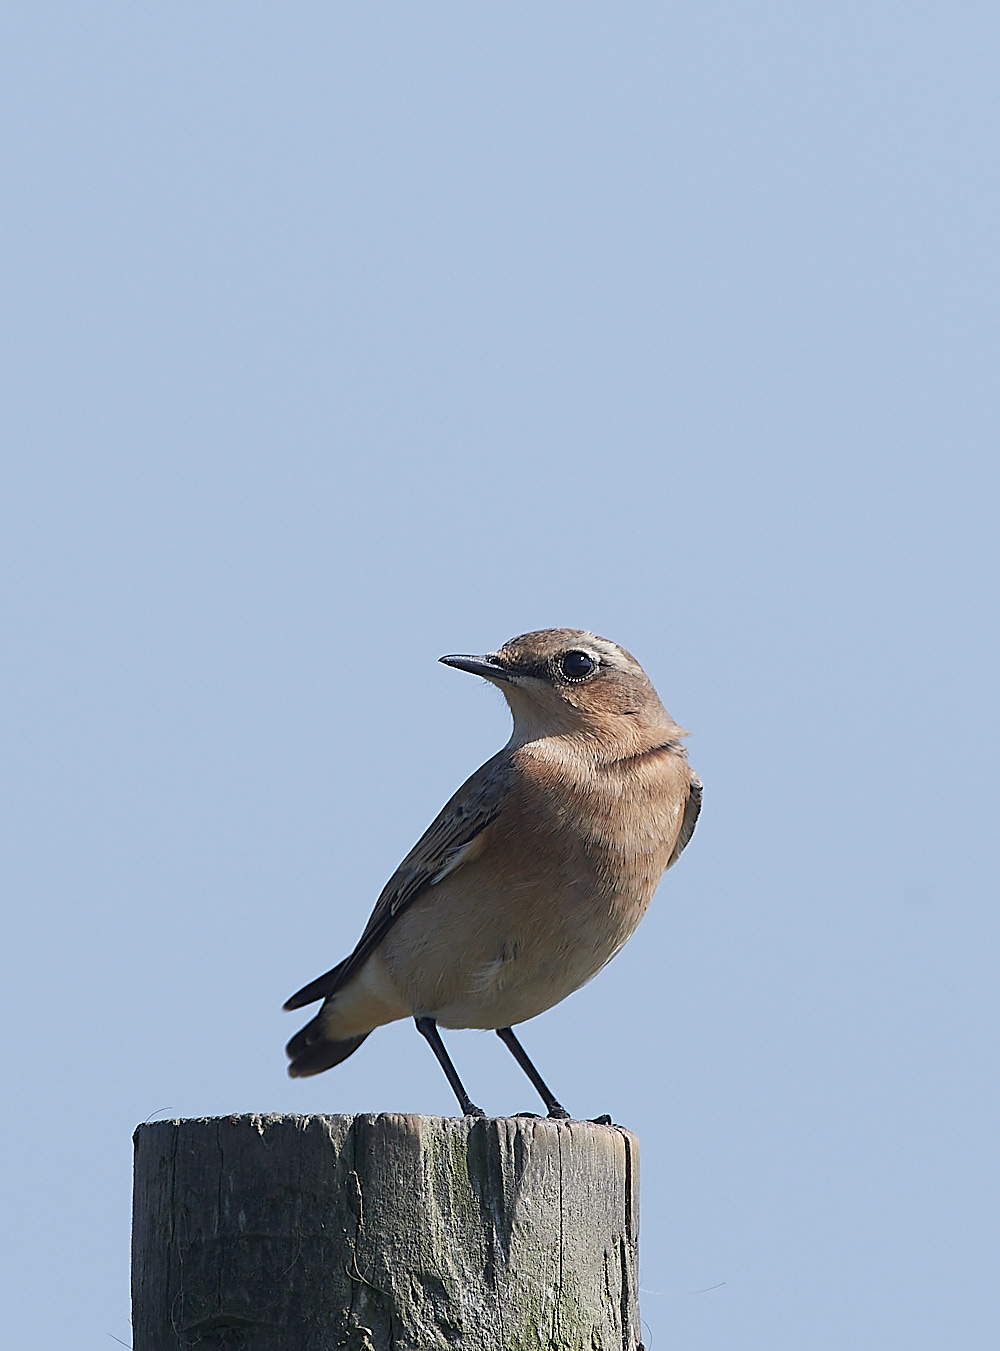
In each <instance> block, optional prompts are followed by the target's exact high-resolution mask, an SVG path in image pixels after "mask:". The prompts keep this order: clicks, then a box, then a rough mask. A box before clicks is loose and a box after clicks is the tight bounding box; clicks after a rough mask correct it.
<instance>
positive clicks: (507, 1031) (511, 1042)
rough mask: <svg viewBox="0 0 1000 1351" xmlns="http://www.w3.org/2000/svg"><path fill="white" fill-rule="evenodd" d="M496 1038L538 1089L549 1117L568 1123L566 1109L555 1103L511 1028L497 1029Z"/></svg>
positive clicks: (549, 1090)
mask: <svg viewBox="0 0 1000 1351" xmlns="http://www.w3.org/2000/svg"><path fill="white" fill-rule="evenodd" d="M497 1036H498V1037H499V1038H500V1040H501V1041H502V1042H503V1044H504V1045H505V1046H506V1047H507V1049H508V1050H509V1051H510V1053H511V1055H512V1056H513V1057H514V1059H515V1060H516V1061H517V1063H518V1064H519V1065H520V1066H521V1068H522V1069H523V1070H524V1072H525V1074H526V1075H527V1076H528V1078H529V1079H530V1080H531V1082H532V1083H533V1084H534V1085H535V1087H536V1088H537V1089H538V1092H539V1094H540V1095H541V1099H542V1102H544V1103H545V1106H546V1108H547V1109H548V1113H549V1116H550V1117H552V1118H553V1119H554V1120H556V1121H568V1120H569V1112H567V1111H566V1108H565V1107H563V1106H562V1104H561V1103H559V1102H557V1101H556V1099H555V1097H554V1096H553V1093H552V1089H551V1088H549V1086H548V1084H547V1083H546V1082H545V1080H544V1079H543V1078H542V1076H541V1075H540V1074H539V1073H538V1071H537V1070H536V1069H535V1067H534V1065H533V1064H532V1063H531V1061H530V1060H529V1059H528V1053H527V1051H526V1050H525V1049H524V1047H523V1046H522V1045H521V1043H520V1042H519V1041H518V1039H517V1037H515V1036H514V1033H513V1031H512V1030H511V1028H509V1027H498V1028H497Z"/></svg>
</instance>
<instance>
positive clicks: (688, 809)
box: [667, 774, 702, 868]
mask: <svg viewBox="0 0 1000 1351" xmlns="http://www.w3.org/2000/svg"><path fill="white" fill-rule="evenodd" d="M701 790H702V783H701V779H699V778H698V775H697V774H692V775H691V787H690V788H689V790H688V797H687V802H685V804H684V817H683V820H682V821H681V828H680V832H679V834H678V836H677V843H676V844H675V845H674V851H673V853H672V854H671V855H670V858H669V859H668V860H667V867H668V868H669V867H670V865H671V864H672V863H676V862H677V860H678V859H679V858H680V856H681V854H683V852H684V848H685V846H686V845H687V842H688V840H690V838H691V836H692V835H693V834H694V828H695V825H696V824H697V822H698V813H699V812H700V811H701Z"/></svg>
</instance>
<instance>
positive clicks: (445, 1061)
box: [413, 1018, 486, 1116]
mask: <svg viewBox="0 0 1000 1351" xmlns="http://www.w3.org/2000/svg"><path fill="white" fill-rule="evenodd" d="M413 1021H414V1022H415V1023H416V1025H417V1031H418V1032H419V1033H420V1035H421V1036H422V1037H426V1038H427V1040H428V1041H429V1042H430V1045H431V1050H432V1051H433V1052H434V1054H435V1055H436V1056H437V1058H438V1064H439V1065H440V1066H441V1068H442V1069H443V1070H444V1072H445V1077H446V1078H447V1080H448V1082H449V1084H451V1087H452V1090H453V1091H454V1094H455V1097H456V1098H457V1099H458V1105H459V1107H461V1109H462V1115H463V1116H485V1115H486V1113H485V1112H484V1111H483V1109H482V1108H481V1107H477V1106H476V1105H475V1103H474V1102H473V1101H472V1099H471V1098H470V1097H469V1095H468V1093H466V1091H465V1085H464V1084H463V1083H462V1081H461V1079H460V1078H459V1077H458V1070H457V1069H456V1068H455V1066H454V1065H453V1064H452V1063H451V1056H450V1055H449V1054H448V1052H447V1051H446V1050H445V1045H444V1042H443V1041H442V1040H441V1033H440V1032H439V1031H438V1030H437V1023H436V1022H435V1021H434V1019H433V1018H414V1020H413Z"/></svg>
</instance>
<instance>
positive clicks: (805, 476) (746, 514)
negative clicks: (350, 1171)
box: [0, 0, 1000, 1351]
mask: <svg viewBox="0 0 1000 1351" xmlns="http://www.w3.org/2000/svg"><path fill="white" fill-rule="evenodd" d="M998 31H1000V20H998V17H997V11H996V7H995V5H993V4H986V3H982V4H974V3H965V2H964V0H958V2H957V3H956V0H948V3H944V2H943V0H942V2H941V3H936V4H927V3H915V4H914V3H910V4H902V3H888V2H887V0H863V3H862V0H838V3H836V4H833V3H827V4H801V3H767V2H766V0H765V2H764V3H762V4H757V5H740V4H724V3H716V2H715V0H698V3H676V4H667V3H663V4H650V3H638V4H627V5H596V4H591V3H579V0H577V3H572V4H569V3H544V4H538V3H532V4H525V3H504V4H494V5H471V4H457V3H429V2H428V0H420V3H391V4H390V3H378V2H376V3H372V0H364V3H333V2H332V0H325V2H324V3H296V4H281V5H279V4H274V3H269V4H260V3H248V2H247V0H240V3H234V2H233V0H198V3H194V2H193V0H171V3H169V4H166V3H160V2H158V0H156V2H152V3H145V4H141V5H137V4H134V3H122V2H117V3H116V2H113V0H101V2H100V3H95V4H86V5H79V4H68V3H59V4H57V3H48V2H47V0H32V3H30V4H25V3H22V4H11V5H8V6H6V7H5V9H4V10H3V12H2V14H0V65H2V72H0V104H2V117H3V123H4V126H5V131H4V133H3V146H2V157H3V170H2V174H3V181H4V184H5V193H4V197H5V201H4V206H3V228H4V231H5V234H6V241H5V244H4V247H3V250H2V258H3V269H4V273H5V278H4V291H5V293H6V313H7V322H6V347H5V353H4V359H3V363H2V370H3V379H4V385H5V392H4V407H5V414H4V422H5V424H6V429H7V430H6V436H5V441H6V446H7V450H6V454H5V457H4V460H5V467H4V470H3V481H2V486H0V501H2V511H3V517H4V520H3V523H2V533H0V544H2V551H3V559H4V569H5V576H6V583H5V585H6V601H5V606H6V618H5V619H4V621H3V632H4V640H3V668H4V671H5V675H4V685H3V689H2V692H0V712H2V718H3V750H2V758H3V764H4V776H5V788H4V798H3V809H2V827H3V834H4V836H5V841H6V843H5V847H4V860H5V861H4V912H5V915H6V919H5V926H6V927H7V935H6V937H5V938H4V940H3V952H4V966H5V972H6V974H5V978H4V981H3V998H4V1007H5V1012H4V1027H5V1028H6V1038H5V1046H6V1049H5V1054H4V1081H5V1084H6V1086H7V1093H8V1096H7V1107H6V1111H5V1113H4V1116H3V1130H4V1137H5V1139H4V1146H3V1149H4V1152H3V1158H4V1160H5V1166H4V1169H3V1183H2V1186H3V1191H4V1194H5V1195H4V1200H3V1215H4V1232H5V1237H4V1240H3V1243H4V1246H3V1250H2V1254H0V1279H2V1281H3V1283H4V1284H5V1285H6V1286H7V1287H8V1289H7V1290H6V1292H5V1294H4V1295H3V1298H2V1301H0V1302H2V1308H3V1313H2V1315H0V1323H2V1328H0V1332H2V1341H3V1343H4V1345H5V1346H9V1347H16V1348H18V1351H51V1349H52V1348H69V1347H72V1348H74V1351H107V1349H108V1348H109V1347H111V1346H113V1345H114V1343H113V1342H112V1341H110V1340H109V1337H110V1336H114V1337H118V1338H120V1339H121V1340H123V1341H125V1342H129V1341H130V1329H129V1322H128V1241H129V1206H130V1185H131V1179H130V1168H131V1142H130V1135H131V1132H132V1129H133V1127H134V1126H135V1124H136V1123H137V1122H139V1121H141V1120H143V1119H144V1118H147V1117H149V1116H151V1115H153V1116H155V1115H158V1114H160V1115H166V1114H170V1115H200V1114H211V1113H220V1112H229V1111H250V1110H287V1111H364V1110H382V1109H394V1110H395V1109H399V1110H410V1111H424V1112H447V1113H450V1112H452V1111H453V1110H454V1104H453V1101H452V1099H451V1096H450V1093H449V1090H448V1087H447V1084H446V1083H445V1080H444V1078H443V1076H442V1075H441V1073H440V1071H439V1070H438V1068H437V1066H436V1064H435V1063H434V1061H433V1059H432V1057H431V1055H430V1053H429V1051H428V1049H427V1048H426V1046H425V1045H424V1044H423V1043H422V1041H421V1040H420V1038H419V1037H418V1036H417V1035H416V1033H415V1032H414V1031H413V1029H412V1027H411V1026H409V1025H406V1024H400V1025H398V1026H397V1027H395V1028H392V1029H388V1030H385V1031H382V1032H379V1033H378V1034H377V1035H376V1036H374V1037H373V1038H372V1039H371V1041H370V1042H369V1043H368V1044H367V1045H366V1046H365V1048H364V1050H363V1051H362V1052H361V1053H359V1054H358V1055H357V1056H356V1057H355V1058H354V1059H352V1060H351V1061H350V1062H349V1063H347V1064H345V1065H344V1066H343V1067H341V1068H340V1069H338V1070H336V1071H334V1072H332V1073H330V1074H327V1075H325V1076H323V1077H321V1078H319V1079H314V1080H310V1081H307V1082H298V1083H292V1082H291V1081H289V1080H288V1079H287V1078H286V1077H285V1072H284V1063H285V1062H284V1055H283V1050H282V1047H283V1043H284V1041H285V1039H286V1038H287V1037H288V1036H289V1035H290V1034H291V1033H292V1032H293V1031H294V1030H295V1029H296V1028H297V1027H298V1026H299V1024H300V1022H301V1017H300V1015H298V1014H296V1015H294V1016H293V1015H288V1014H282V1013H281V1011H280V1004H281V1001H282V1000H283V999H284V998H285V997H286V996H287V995H288V994H289V993H291V991H292V990H294V989H296V988H297V987H298V986H299V985H300V984H302V983H303V982H304V981H306V980H308V979H309V978H311V977H312V976H314V975H316V974H317V973H318V972H319V971H320V970H322V969H325V968H326V967H327V966H329V965H332V964H333V962H334V961H336V960H337V959H339V958H340V957H341V956H343V955H344V954H345V953H346V951H348V949H349V948H350V947H351V946H352V945H353V943H354V941H355V939H356V937H357V935H358V932H359V930H360V928H361V926H362V924H363V923H364V920H365V919H366V917H367V914H368V911H369V909H370V906H371V904H372V902H373V900H374V898H375V896H376V894H377V892H378V890H379V889H380V887H381V885H382V883H383V882H384V880H385V878H386V877H387V876H388V874H389V873H390V872H391V871H392V869H393V868H394V866H395V864H396V862H397V861H398V859H399V857H400V856H401V855H402V853H403V852H404V851H405V850H406V849H407V848H408V847H409V846H410V844H411V843H412V842H413V841H414V839H415V838H416V836H417V835H418V834H419V833H420V831H421V830H422V829H423V828H424V826H425V825H426V824H427V823H428V821H429V820H430V819H431V817H432V816H433V815H434V813H435V812H436V811H437V809H438V808H439V807H440V805H441V804H442V803H443V801H444V800H445V798H446V797H447V796H448V795H449V794H450V793H451V792H452V790H453V789H454V788H455V787H456V786H457V785H458V784H459V783H460V782H461V780H462V779H463V778H464V777H465V776H466V775H467V774H468V773H470V772H471V771H472V770H473V769H474V768H475V767H476V766H477V765H478V764H479V763H480V762H481V761H482V760H483V759H484V758H486V756H487V755H489V754H491V753H492V752H493V751H494V750H496V749H497V748H498V747H499V745H500V744H501V743H502V742H503V740H504V739H505V738H506V735H507V718H506V714H505V712H504V709H503V706H502V703H501V701H500V699H499V696H498V695H497V694H496V693H495V692H493V691H491V690H489V689H488V688H486V687H484V686H482V685H481V684H480V683H479V682H477V681H475V680H473V679H471V678H469V677H466V676H463V675H461V674H458V673H456V672H454V671H449V670H446V669H445V668H443V667H441V666H438V665H437V664H436V659H437V657H438V656H439V655H440V654H441V653H442V652H450V651H456V650H458V651H479V650H483V649H486V648H490V647H494V646H496V645H497V644H499V643H500V642H502V641H503V640H504V639H506V638H508V637H510V636H511V635H512V634H515V633H519V632H523V631H524V630H526V629H532V628H537V627H542V626H548V625H564V624H565V625H578V626H581V627H587V628H592V629H595V630H596V631H597V632H599V633H602V634H605V635H607V636H608V637H611V638H613V639H615V640H617V641H619V642H622V643H624V644H625V645H626V646H627V647H629V648H630V649H631V650H632V651H634V652H635V653H636V655H637V656H638V657H639V659H640V660H641V661H642V662H643V663H644V665H645V666H646V669H647V670H648V671H649V672H650V674H651V676H652V678H653V680H654V681H655V683H656V685H657V687H658V689H659V691H660V693H661V695H662V697H663V700H664V702H665V703H666V705H667V707H668V708H669V709H670V711H671V712H672V713H673V714H674V716H675V717H676V718H677V719H678V720H679V721H681V722H682V723H683V724H684V725H685V726H687V727H690V728H691V729H692V730H693V732H694V736H693V738H692V741H691V758H692V761H693V763H694V765H695V766H696V768H697V769H698V771H699V772H700V773H701V775H702V776H703V778H704V779H705V783H706V795H705V809H704V813H703V817H702V823H701V825H700V826H699V828H698V831H697V834H696V836H695V839H694V842H693V843H692V845H691V847H690V849H689V850H688V852H687V853H686V854H685V856H684V858H683V860H682V862H681V863H680V865H679V866H678V867H677V868H676V869H675V870H674V871H673V872H672V873H671V874H670V875H669V876H668V878H667V879H666V882H665V883H664V885H663V887H662V888H661V890H660V892H659V895H658V897H657V900H656V903H655V905H654V908H653V910H652V911H651V913H650V915H649V917H648V919H647V920H646V921H645V923H644V924H643V926H642V928H641V929H640V931H639V933H638V934H637V936H636V938H635V939H634V940H633V942H632V943H631V944H630V945H629V947H628V948H627V949H626V950H625V951H624V952H623V953H622V954H621V956H620V957H619V958H618V959H616V961H615V962H614V963H613V964H612V966H611V967H610V968H609V969H608V970H607V971H606V972H605V973H604V974H603V975H602V976H600V977H599V978H598V979H597V980H596V981H595V982H594V983H593V984H592V985H590V986H589V987H588V988H586V989H585V990H583V991H581V992H580V993H579V994H577V995H576V996H574V997H573V998H572V999H570V1000H569V1001H567V1002H566V1003H565V1004H563V1005H561V1006H560V1007H559V1008H557V1009H555V1010H553V1011H552V1012H550V1013H548V1014H546V1015H544V1016H543V1017H542V1018H540V1019H538V1020H537V1021H536V1022H534V1023H532V1024H529V1025H527V1026H526V1027H525V1028H524V1032H523V1037H524V1041H525V1043H526V1044H527V1045H528V1047H529V1049H530V1050H531V1052H532V1053H533V1054H534V1055H535V1056H536V1058H537V1061H538V1063H539V1065H540V1067H541V1068H542V1070H543V1072H544V1073H545V1074H546V1075H547V1076H548V1077H549V1078H550V1079H551V1081H552V1083H553V1086H554V1087H555V1089H556V1091H557V1093H558V1094H559V1095H560V1096H561V1097H563V1099H564V1100H565V1101H566V1102H567V1103H568V1104H569V1106H570V1107H571V1108H572V1109H573V1110H575V1111H576V1112H578V1113H579V1114H581V1115H594V1114H595V1113H597V1112H601V1111H611V1112H612V1113H613V1114H614V1116H615V1119H616V1120H619V1121H622V1122H624V1123H626V1124H628V1125H629V1126H631V1127H632V1128H633V1129H634V1130H636V1131H637V1132H638V1134H639V1136H640V1138H641V1141H642V1169H643V1174H642V1176H643V1190H642V1205H643V1212H642V1262H643V1285H644V1287H645V1288H646V1289H647V1290H648V1291H650V1292H656V1293H647V1294H645V1295H644V1296H643V1304H642V1308H643V1316H644V1319H645V1321H646V1324H647V1346H649V1347H651V1348H652V1351H854V1349H855V1348H856V1349H857V1351H883V1349H884V1348H889V1347H900V1348H906V1351H940V1349H941V1348H944V1347H956V1348H958V1347H960V1348H962V1351H980V1348H983V1349H985V1348H990V1351H992V1348H994V1347H995V1346H996V1345H997V1339H998V1335H1000V1328H998V1323H1000V1318H998V1311H997V1295H996V1285H997V1268H998V1260H1000V1253H998V1246H1000V1245H998V1224H1000V1222H998V1215H1000V1196H998V1189H997V1182H998V1171H1000V1170H998V1141H1000V1091H998V1076H997V1066H996V1030H997V1014H998V1005H1000V996H998V988H997V978H996V966H997V944H998V938H1000V924H998V918H997V905H996V892H997V886H996V877H997V858H996V855H997V833H998V832H997V791H996V787H997V775H996V763H997V754H998V716H997V691H998V670H997V667H998V660H997V658H998V639H997V609H996V603H997V587H996V577H997V569H998V561H1000V547H998V530H997V521H998V513H997V507H998V502H997V491H996V490H997V479H998V470H997V430H998V397H997V357H998V343H997V329H998V323H997V314H998V305H997V302H998V295H997V290H998V288H997V280H996V279H997V270H996V269H997V254H998V241H1000V221H998V209H997V207H998V193H997V142H998V114H1000V96H998V92H997V90H998V55H1000V51H998V48H1000V43H998ZM449 1044H450V1046H451V1048H452V1050H453V1052H454V1055H455V1058H456V1060H457V1062H458V1064H459V1066H460V1067H461V1069H462V1070H463V1072H464V1073H465V1075H466V1078H467V1082H468V1086H469V1088H470V1091H471V1092H472V1094H473V1097H474V1098H476V1099H477V1100H478V1101H480V1102H482V1103H483V1105H484V1106H485V1107H486V1108H487V1110H489V1111H492V1112H497V1113H501V1112H512V1111H517V1110H520V1109H524V1108H533V1107H534V1106H535V1103H534V1100H533V1095H532V1093H531V1090H530V1088H529V1086H528V1085H527V1084H526V1082H525V1081H524V1080H523V1079H522V1078H521V1076H520V1074H519V1071H517V1069H516V1067H515V1066H514V1065H513V1062H512V1061H511V1060H510V1057H509V1056H508V1055H507V1053H506V1052H505V1051H504V1049H503V1047H502V1046H501V1045H500V1044H499V1043H498V1042H497V1041H496V1038H494V1037H492V1036H491V1035H488V1034H476V1033H453V1034H452V1035H451V1037H450V1039H449ZM721 1282H725V1284H724V1285H721V1287H720V1288H718V1289H714V1290H711V1291H708V1292H707V1293H700V1294H692V1293H690V1292H693V1291H700V1290H703V1289H704V1288H705V1287H709V1286H715V1285H718V1284H719V1283H721Z"/></svg>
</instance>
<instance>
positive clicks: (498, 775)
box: [285, 751, 513, 1009]
mask: <svg viewBox="0 0 1000 1351" xmlns="http://www.w3.org/2000/svg"><path fill="white" fill-rule="evenodd" d="M512 777H513V775H512V768H511V763H510V760H509V758H508V756H507V755H506V754H505V753H504V752H503V751H501V752H500V753H499V754H497V755H494V756H493V758H492V759H491V760H487V761H486V763H485V764H484V765H482V766H480V768H479V769H477V770H476V772H475V774H473V775H472V777H471V778H470V779H467V780H466V782H465V783H464V784H463V785H462V787H461V788H460V789H459V790H458V792H457V793H456V794H455V796H454V797H453V798H452V799H451V800H450V801H449V802H447V803H446V804H445V806H444V807H443V808H442V810H441V812H440V813H439V814H438V816H437V817H436V818H435V819H434V820H433V821H432V822H431V824H430V825H429V826H428V827H427V829H426V830H425V831H424V833H423V835H422V836H421V837H420V839H419V840H418V841H417V843H416V844H415V845H414V846H413V848H412V849H411V850H410V852H409V853H408V854H407V856H406V858H404V859H403V861H402V863H401V864H400V865H399V867H398V868H397V869H396V871H395V872H394V873H393V875H392V876H391V877H390V878H389V881H388V882H387V883H386V885H385V887H384V889H383V891H382V894H381V896H379V898H378V900H377V901H376V902H375V909H374V910H373V911H372V914H371V918H370V919H369V921H368V924H367V925H366V927H365V931H364V933H363V934H362V935H361V938H360V940H359V942H358V945H357V947H356V948H355V949H354V951H353V952H352V953H351V955H350V956H349V957H347V958H346V959H345V960H344V961H342V962H341V963H340V965H339V966H335V967H334V968H333V970H332V971H327V972H326V973H325V974H324V975H322V976H319V977H318V978H317V979H316V980H314V981H310V983H309V984H308V985H305V986H303V988H302V989H301V990H299V991H298V993H297V994H293V995H292V997H291V999H289V1000H288V1001H287V1003H286V1004H285V1008H286V1009H299V1008H302V1007H303V1006H304V1005H306V1004H312V1003H314V1002H315V1001H316V1000H317V999H325V998H328V997H329V996H330V995H332V994H336V992H337V991H338V990H340V989H342V988H343V987H344V986H345V985H346V984H347V982H348V981H349V980H350V979H351V977H352V976H353V975H355V973H356V972H357V971H359V970H360V969H361V967H362V966H363V965H364V963H365V962H366V961H367V960H368V958H369V957H370V956H371V954H372V952H373V951H374V949H375V948H376V947H377V946H378V944H379V943H380V942H381V940H382V939H383V938H384V937H385V935H386V933H388V931H389V930H390V929H391V928H392V926H393V924H395V922H396V920H397V919H398V918H399V916H400V915H401V914H402V913H403V911H404V910H405V909H406V907H407V906H408V905H411V904H412V903H413V902H414V901H415V900H416V899H417V897H418V896H420V895H422V894H423V893H424V892H425V891H427V890H428V889H429V888H430V887H433V886H434V885H435V884H436V883H437V882H440V881H441V880H442V878H444V877H447V876H448V875H449V874H450V873H453V872H454V871H455V870H456V868H460V867H461V866H462V864H463V863H464V862H465V861H466V859H468V858H469V856H470V855H471V854H472V853H473V852H474V850H475V844H476V840H477V838H478V836H479V835H481V834H482V832H483V831H484V830H485V829H486V827H487V826H488V825H489V824H490V823H491V822H492V821H495V820H496V818H497V817H498V816H499V814H500V812H501V811H502V810H503V806H504V803H505V802H506V800H507V796H508V794H509V792H510V788H511V781H512Z"/></svg>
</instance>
